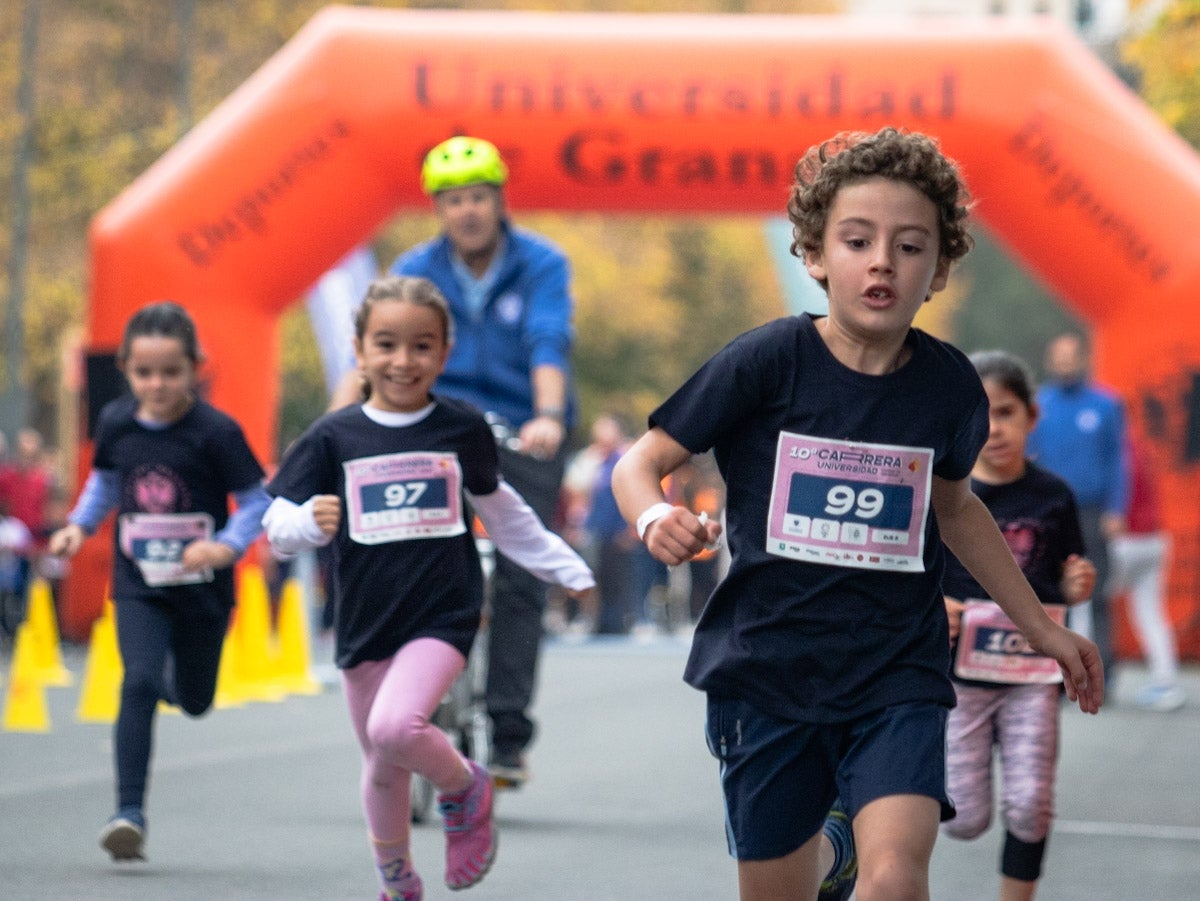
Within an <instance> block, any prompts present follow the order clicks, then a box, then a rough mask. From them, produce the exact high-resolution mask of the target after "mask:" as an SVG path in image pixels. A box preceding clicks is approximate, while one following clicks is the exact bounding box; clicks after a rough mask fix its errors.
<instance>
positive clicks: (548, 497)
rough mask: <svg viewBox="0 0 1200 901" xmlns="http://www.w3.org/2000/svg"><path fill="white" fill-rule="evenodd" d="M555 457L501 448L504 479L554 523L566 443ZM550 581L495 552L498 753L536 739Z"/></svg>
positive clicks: (493, 679) (491, 687)
mask: <svg viewBox="0 0 1200 901" xmlns="http://www.w3.org/2000/svg"><path fill="white" fill-rule="evenodd" d="M563 445H564V446H563V448H561V449H560V450H559V453H558V456H557V457H556V458H555V459H553V460H535V459H533V458H532V457H528V456H525V455H524V454H518V453H514V452H513V451H510V450H507V449H505V448H503V447H501V448H500V449H499V450H500V470H501V472H503V473H504V479H505V481H507V482H508V483H509V484H510V485H512V487H513V488H515V489H516V490H517V492H518V493H519V494H520V495H521V496H522V497H523V498H525V500H526V502H527V503H528V504H529V506H530V507H532V508H533V510H534V512H535V513H537V515H538V516H539V517H541V520H542V522H543V523H547V524H552V523H553V522H554V514H555V510H556V508H557V506H558V493H559V487H560V486H561V484H562V479H563V470H564V466H565V460H566V442H565V441H564V442H563ZM545 609H546V585H545V583H544V582H542V581H541V580H539V579H537V578H536V577H534V576H531V575H530V574H529V573H527V572H526V571H525V570H523V569H521V568H520V567H519V566H517V565H516V564H515V563H513V562H512V561H510V560H508V559H506V558H505V557H504V556H503V555H502V554H497V555H496V574H495V578H494V581H493V590H492V616H491V625H490V636H489V641H488V680H487V707H488V714H489V715H490V716H491V718H492V730H493V734H492V744H493V745H494V747H495V749H496V752H497V754H503V753H505V752H509V753H511V752H514V751H520V750H521V749H522V748H524V747H525V746H526V745H528V744H529V742H530V741H531V740H532V739H533V731H534V723H533V720H532V719H530V717H529V713H528V708H529V705H530V704H531V702H532V701H533V691H534V685H535V682H536V679H537V665H538V651H539V648H540V646H541V640H542V614H543V612H544V611H545Z"/></svg>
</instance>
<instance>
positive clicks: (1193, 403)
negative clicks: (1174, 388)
mask: <svg viewBox="0 0 1200 901" xmlns="http://www.w3.org/2000/svg"><path fill="white" fill-rule="evenodd" d="M1184 402H1185V403H1186V404H1187V422H1186V424H1185V425H1184V432H1183V460H1184V462H1185V463H1195V462H1196V461H1197V460H1200V372H1195V371H1193V372H1192V385H1191V390H1190V391H1188V396H1187V398H1186V399H1185V401H1184Z"/></svg>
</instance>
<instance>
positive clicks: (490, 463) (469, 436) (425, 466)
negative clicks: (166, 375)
mask: <svg viewBox="0 0 1200 901" xmlns="http://www.w3.org/2000/svg"><path fill="white" fill-rule="evenodd" d="M498 484H499V462H498V454H497V451H496V441H495V438H494V437H493V436H492V431H491V428H490V427H489V426H488V424H487V422H485V421H484V418H483V415H482V414H481V413H479V411H478V410H476V409H475V407H473V406H471V405H470V404H467V403H464V402H462V401H457V400H452V399H449V398H442V397H439V398H437V404H436V406H435V407H434V408H433V410H431V411H430V413H429V415H428V416H426V417H425V418H424V419H421V420H420V421H418V422H415V423H413V424H411V425H407V426H389V425H383V424H380V423H378V422H375V421H374V420H372V419H370V418H369V417H368V416H367V415H366V414H365V413H364V412H363V409H362V406H361V405H358V404H355V405H353V406H350V407H344V408H342V409H340V410H335V411H334V412H332V413H328V414H326V415H325V416H323V417H321V418H320V419H318V420H317V421H316V422H315V423H313V424H312V425H311V426H310V427H309V428H308V430H307V431H306V432H305V433H304V434H303V435H302V436H301V437H300V438H299V439H297V441H296V443H295V444H294V445H293V446H292V447H291V448H290V449H289V450H288V453H287V455H286V456H285V457H284V459H283V462H282V463H281V464H280V467H279V471H278V472H277V473H276V474H275V477H274V478H273V479H272V480H271V481H270V483H269V484H268V485H267V492H268V493H269V494H271V495H272V496H275V497H284V498H287V499H288V500H290V501H292V502H293V503H295V504H303V503H304V502H305V501H307V500H308V499H309V498H310V497H312V496H313V495H316V494H336V495H337V496H338V497H339V498H341V501H342V517H341V521H340V523H339V524H338V530H337V534H336V535H335V536H334V539H333V542H332V543H331V545H330V548H331V550H332V556H333V566H334V570H335V572H336V578H335V579H333V584H334V593H333V602H334V605H335V606H334V609H335V611H336V628H337V647H336V649H335V659H336V663H337V665H338V666H339V667H342V668H348V667H352V666H355V665H356V664H358V663H361V662H363V661H365V660H385V659H387V658H388V657H390V656H392V655H393V654H394V653H395V652H396V650H397V649H398V648H399V647H400V646H401V645H403V644H405V643H406V642H409V641H412V640H413V639H414V638H419V637H432V638H440V639H441V640H443V641H445V642H447V643H449V644H451V645H453V646H454V647H456V648H457V649H458V650H459V651H461V652H462V654H463V656H464V657H465V656H466V655H467V654H468V653H469V652H470V650H471V644H472V641H473V640H474V637H475V633H476V631H477V630H478V628H479V616H480V609H481V607H482V603H483V577H482V574H481V571H480V568H479V557H478V554H477V552H476V549H475V539H474V536H473V534H472V532H471V529H470V522H468V521H467V519H466V516H467V511H466V507H465V504H464V503H463V498H462V492H463V489H466V490H467V491H469V492H470V493H472V494H475V495H486V494H491V493H492V492H494V491H495V490H496V488H497V485H498ZM389 524H390V525H389Z"/></svg>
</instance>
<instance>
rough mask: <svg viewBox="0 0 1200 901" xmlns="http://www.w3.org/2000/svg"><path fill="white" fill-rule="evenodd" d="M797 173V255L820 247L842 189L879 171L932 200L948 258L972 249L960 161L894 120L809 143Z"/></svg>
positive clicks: (791, 210)
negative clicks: (891, 123) (893, 124)
mask: <svg viewBox="0 0 1200 901" xmlns="http://www.w3.org/2000/svg"><path fill="white" fill-rule="evenodd" d="M795 174H796V180H795V182H794V183H793V184H792V188H791V192H790V194H789V196H788V205H787V211H788V218H789V219H791V220H792V235H793V240H792V248H791V251H792V255H793V256H797V257H800V258H801V259H803V258H804V255H805V253H806V252H816V251H819V250H820V249H821V244H822V242H823V241H824V240H825V226H826V223H827V221H828V218H829V209H830V207H832V206H833V200H834V197H836V196H837V192H838V191H839V190H841V189H842V188H843V187H845V186H846V185H848V184H853V183H855V182H859V181H863V180H864V179H867V178H872V177H874V176H882V177H883V178H890V179H894V180H896V181H903V182H908V183H909V184H911V185H912V186H913V187H915V188H916V189H917V190H918V191H920V192H921V193H922V194H924V195H925V196H926V197H928V198H929V199H930V200H931V201H932V202H933V205H934V207H936V209H937V217H938V239H939V241H938V252H939V254H940V255H941V257H942V258H943V259H946V260H957V259H959V258H960V257H962V256H964V255H965V254H966V253H967V251H968V250H970V249H971V245H972V241H971V236H970V235H969V234H968V233H967V217H968V215H969V210H970V204H971V197H970V193H969V192H968V191H967V186H966V185H965V184H964V183H963V180H962V177H961V176H960V175H959V171H958V166H957V165H955V163H954V162H952V161H951V160H950V159H948V158H947V157H945V156H943V155H942V152H941V150H939V149H938V145H937V142H936V141H935V140H934V139H933V138H930V137H929V136H927V135H923V134H918V133H911V132H904V131H901V130H899V129H897V128H892V127H891V126H888V127H887V128H883V129H881V130H880V131H878V132H876V133H874V134H871V133H869V132H863V131H844V132H841V133H840V134H837V135H835V136H834V137H832V138H830V139H829V140H828V141H824V142H822V143H820V144H816V145H814V146H812V147H810V148H809V149H808V150H807V152H805V154H804V156H802V157H801V158H800V161H799V162H798V163H796V173H795Z"/></svg>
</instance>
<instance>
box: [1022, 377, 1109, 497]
mask: <svg viewBox="0 0 1200 901" xmlns="http://www.w3.org/2000/svg"><path fill="white" fill-rule="evenodd" d="M1037 400H1038V407H1039V408H1040V410H1039V415H1038V422H1037V427H1036V428H1035V429H1034V430H1033V434H1031V435H1030V436H1029V445H1028V451H1029V455H1030V456H1031V457H1033V458H1034V459H1035V460H1036V461H1037V462H1038V463H1039V464H1040V465H1041V466H1043V467H1045V468H1046V469H1049V470H1050V471H1051V472H1053V473H1054V474H1055V475H1057V476H1058V477H1059V478H1061V479H1063V480H1064V481H1065V482H1066V483H1067V484H1068V485H1070V486H1071V490H1072V491H1074V492H1075V499H1076V501H1078V503H1079V505H1080V506H1081V507H1100V508H1102V509H1103V510H1104V512H1106V513H1117V514H1120V515H1122V516H1124V515H1125V508H1126V506H1127V504H1128V501H1129V478H1128V472H1127V470H1126V467H1125V466H1124V465H1122V464H1123V460H1122V455H1123V454H1124V452H1125V451H1124V448H1125V441H1124V436H1125V416H1124V412H1123V410H1122V408H1121V402H1120V400H1118V399H1117V398H1116V397H1115V396H1114V395H1112V394H1110V393H1109V392H1107V391H1104V390H1102V389H1099V388H1094V387H1092V386H1089V385H1086V384H1083V385H1059V384H1045V385H1042V386H1041V388H1039V389H1038V397H1037Z"/></svg>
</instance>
